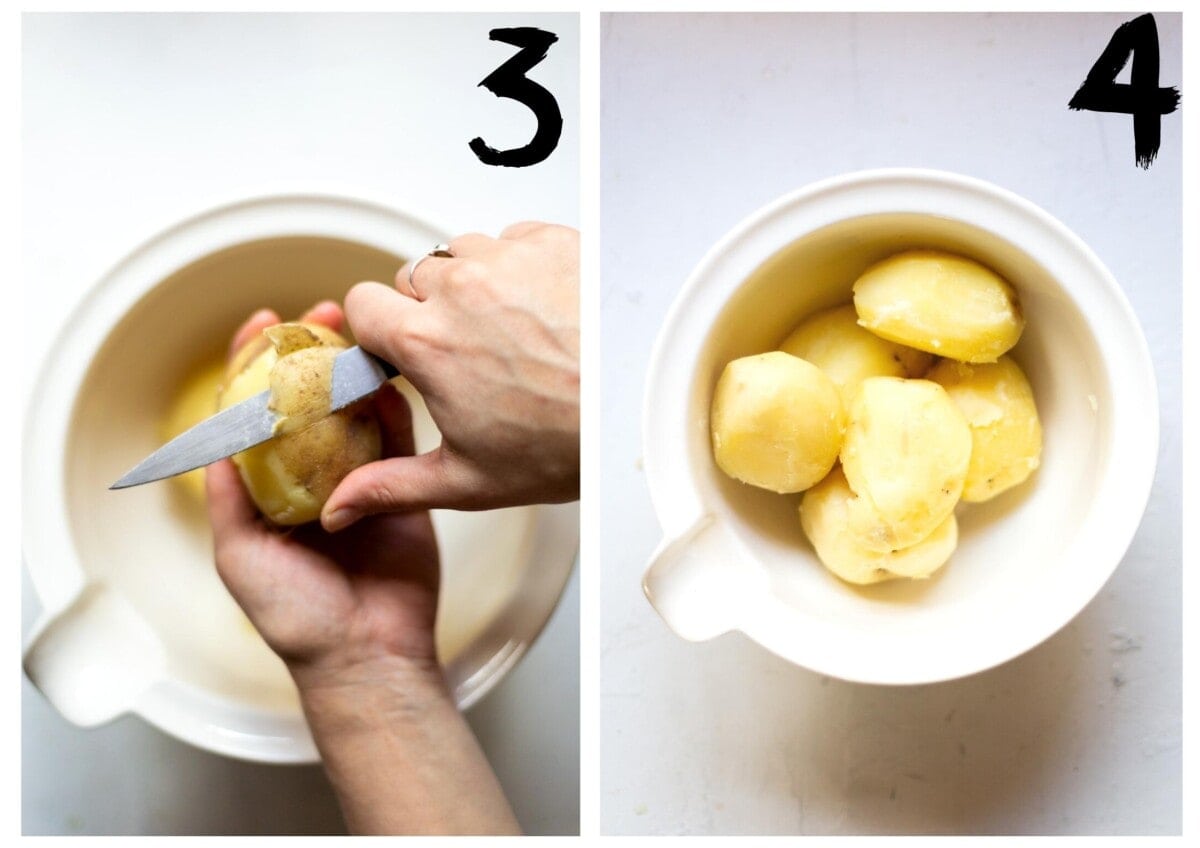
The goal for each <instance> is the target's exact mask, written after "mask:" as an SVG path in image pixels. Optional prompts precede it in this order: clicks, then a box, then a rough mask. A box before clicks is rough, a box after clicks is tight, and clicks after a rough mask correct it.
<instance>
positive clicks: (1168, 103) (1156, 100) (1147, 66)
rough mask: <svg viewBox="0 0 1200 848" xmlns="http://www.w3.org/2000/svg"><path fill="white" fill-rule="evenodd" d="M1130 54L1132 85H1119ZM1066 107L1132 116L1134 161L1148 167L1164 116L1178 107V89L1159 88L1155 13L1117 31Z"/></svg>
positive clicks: (1142, 16)
mask: <svg viewBox="0 0 1200 848" xmlns="http://www.w3.org/2000/svg"><path fill="white" fill-rule="evenodd" d="M1131 54H1132V56H1133V66H1132V67H1131V68H1130V69H1129V82H1128V83H1118V82H1116V79H1117V74H1119V73H1120V72H1121V68H1123V67H1125V63H1126V62H1128V61H1129V57H1130V55H1131ZM1067 105H1068V106H1069V107H1070V108H1072V109H1075V110H1085V109H1086V110H1088V111H1091V112H1121V113H1124V114H1127V115H1133V152H1134V159H1135V161H1136V162H1137V164H1138V165H1139V166H1140V167H1142V168H1149V167H1150V163H1151V162H1153V161H1154V157H1155V156H1157V155H1158V146H1159V143H1160V141H1161V138H1162V116H1163V115H1169V114H1171V113H1172V112H1174V111H1175V110H1176V109H1177V108H1178V107H1179V89H1176V88H1160V87H1159V85H1158V27H1157V26H1156V25H1155V23H1154V16H1153V15H1151V14H1145V15H1141V16H1139V17H1136V18H1134V19H1133V20H1131V21H1126V22H1125V23H1123V24H1121V25H1120V26H1119V27H1117V31H1116V32H1114V33H1113V36H1112V38H1111V39H1110V40H1109V42H1108V46H1107V47H1105V48H1104V52H1103V53H1101V54H1100V58H1099V59H1097V60H1096V63H1095V64H1094V65H1092V69H1091V70H1090V71H1088V75H1087V79H1085V80H1084V81H1083V85H1081V86H1080V87H1079V90H1078V91H1077V92H1075V96H1074V97H1072V98H1071V102H1070V103H1068V104H1067Z"/></svg>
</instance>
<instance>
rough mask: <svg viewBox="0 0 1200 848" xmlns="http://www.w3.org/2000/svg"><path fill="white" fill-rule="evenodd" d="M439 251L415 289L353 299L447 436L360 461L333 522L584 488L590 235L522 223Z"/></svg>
mask: <svg viewBox="0 0 1200 848" xmlns="http://www.w3.org/2000/svg"><path fill="white" fill-rule="evenodd" d="M451 249H452V251H453V252H454V257H453V258H440V257H428V258H426V259H425V260H424V261H422V262H421V265H420V268H419V269H418V270H417V272H416V274H415V279H414V280H413V285H412V286H410V285H409V268H410V265H406V266H405V267H403V268H401V269H400V271H399V272H398V273H397V274H396V279H395V286H388V285H383V284H381V283H360V284H358V285H357V286H355V287H354V288H353V289H351V290H350V292H349V294H348V295H347V296H346V301H345V309H346V318H347V320H348V322H349V324H350V327H351V329H352V330H353V332H354V336H355V338H356V340H357V341H358V343H359V344H360V345H361V346H362V347H363V348H365V349H366V350H368V351H370V352H372V353H374V354H376V355H378V356H382V357H383V358H385V359H387V360H388V361H390V362H391V363H392V364H393V365H395V366H396V367H397V368H398V369H399V370H400V373H401V374H403V375H404V376H405V377H406V378H408V380H409V382H411V383H412V385H413V386H414V387H415V388H416V389H417V391H419V392H420V393H421V395H422V397H423V398H424V400H425V403H426V406H427V407H428V409H429V413H430V415H431V416H432V417H433V420H434V422H435V423H436V424H437V426H438V429H439V430H440V431H441V433H442V444H441V446H440V447H438V448H437V449H435V450H433V451H430V452H429V453H425V454H422V455H420V456H395V457H391V458H387V459H383V460H381V461H379V462H373V463H370V464H368V465H364V466H362V467H360V468H357V469H355V470H354V471H353V472H351V473H350V474H349V475H347V476H346V478H345V479H344V480H343V481H342V482H341V484H340V485H339V486H338V487H337V489H335V490H334V492H333V494H332V495H330V497H329V500H328V501H327V502H326V504H325V508H324V510H323V511H322V513H321V522H322V524H323V525H324V526H325V528H326V529H327V530H330V531H335V530H340V529H341V528H343V527H346V526H348V525H350V524H351V523H353V522H354V521H357V520H358V519H359V518H361V517H362V516H365V515H373V514H377V513H381V512H392V511H397V510H401V511H406V510H413V509H426V508H434V507H448V508H453V509H492V508H495V507H503V506H515V505H519V504H528V503H551V502H562V501H568V500H573V499H575V498H577V497H579V234H578V232H576V231H575V230H573V229H570V228H568V227H561V226H556V225H551V224H541V223H533V222H528V223H522V224H516V225H514V226H512V227H509V228H508V229H506V230H505V231H504V232H502V233H501V234H500V237H499V238H490V237H488V236H484V235H478V234H471V235H465V236H461V237H459V238H457V239H455V240H454V241H453V242H452V243H451Z"/></svg>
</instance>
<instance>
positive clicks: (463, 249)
mask: <svg viewBox="0 0 1200 848" xmlns="http://www.w3.org/2000/svg"><path fill="white" fill-rule="evenodd" d="M495 246H496V240H495V239H494V238H492V237H491V236H485V235H484V234H483V233H465V234H463V235H461V236H459V237H458V238H455V239H453V240H452V241H451V242H450V252H451V253H453V254H454V255H455V256H456V257H457V258H459V259H462V258H464V257H468V258H469V257H471V256H478V255H479V254H481V253H487V252H488V251H489V250H491V249H492V248H493V247H495Z"/></svg>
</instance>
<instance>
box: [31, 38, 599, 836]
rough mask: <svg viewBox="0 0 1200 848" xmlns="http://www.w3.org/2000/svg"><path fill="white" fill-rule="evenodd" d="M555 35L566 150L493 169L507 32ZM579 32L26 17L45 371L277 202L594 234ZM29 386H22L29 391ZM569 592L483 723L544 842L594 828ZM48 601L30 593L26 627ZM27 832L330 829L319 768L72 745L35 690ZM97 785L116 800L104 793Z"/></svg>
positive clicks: (520, 809)
mask: <svg viewBox="0 0 1200 848" xmlns="http://www.w3.org/2000/svg"><path fill="white" fill-rule="evenodd" d="M527 25H536V26H540V27H541V28H543V29H547V30H550V31H552V32H555V33H557V34H558V35H559V43H558V44H556V45H554V46H553V47H552V48H551V49H550V52H549V55H548V57H547V59H546V60H545V61H544V62H543V63H541V64H540V65H538V67H537V68H535V69H534V71H533V72H531V74H530V75H531V77H533V78H534V79H537V80H538V81H540V82H541V83H542V84H544V85H545V86H546V87H547V88H549V89H550V90H551V91H553V92H554V94H555V95H556V96H557V99H558V101H559V104H560V107H561V108H562V111H563V118H564V130H563V137H562V141H561V143H560V146H559V148H558V150H557V151H556V152H555V153H554V154H553V155H552V156H551V157H550V158H549V159H548V160H546V161H545V162H544V163H542V164H540V165H537V166H533V167H531V168H521V169H505V168H491V167H488V166H485V165H483V164H482V163H480V162H479V161H478V160H477V159H476V158H475V156H474V154H473V153H472V152H471V151H470V149H469V148H468V147H467V142H468V141H469V140H470V139H471V138H473V137H475V136H476V135H482V136H483V137H484V138H485V139H486V140H487V141H488V142H489V143H491V144H492V145H493V146H497V147H507V146H516V145H519V144H521V143H523V142H524V141H525V140H527V139H528V137H529V136H530V134H531V133H532V130H533V121H532V117H531V115H530V113H529V112H528V110H527V109H525V108H524V107H523V106H520V105H518V104H515V103H514V102H512V101H507V100H499V99H497V98H495V97H494V96H493V95H491V94H490V93H489V92H487V91H486V90H484V89H481V88H478V87H477V83H478V82H479V81H480V80H481V79H482V78H483V77H484V76H486V75H487V74H488V73H490V72H491V71H492V70H493V69H494V68H495V67H496V66H497V65H499V64H500V63H501V62H503V61H505V60H507V59H508V58H509V56H511V55H512V53H513V52H514V48H512V47H510V46H508V45H504V44H500V43H497V42H491V41H489V40H488V37H487V33H488V31H489V30H490V29H492V28H495V27H500V26H527ZM577 53H578V44H577V23H576V19H575V17H574V16H571V15H558V16H537V15H522V16H496V15H482V16H437V15H433V16H405V15H394V16H371V15H355V16H330V15H324V16H307V15H298V16H270V15H238V16H210V15H200V16H194V15H193V16H145V15H115V16H27V17H26V18H25V19H24V34H23V68H22V70H23V91H22V95H23V113H22V118H23V126H22V131H23V135H22V146H23V156H24V160H23V180H24V184H23V248H24V278H23V295H24V306H25V308H24V310H23V314H24V315H25V316H26V319H27V320H24V322H23V323H24V333H25V344H26V352H27V355H28V357H29V358H28V360H27V361H28V362H30V363H34V362H38V361H40V359H41V358H42V355H43V354H44V351H45V350H46V349H47V347H48V345H49V344H50V342H51V340H52V338H53V334H54V333H55V332H56V330H57V329H58V327H59V326H60V324H61V321H62V318H63V315H64V312H65V310H66V309H67V308H69V306H70V305H71V304H73V303H74V302H75V301H77V299H78V298H79V297H81V296H82V295H83V293H84V291H85V290H86V289H87V287H88V286H89V285H90V284H91V282H92V281H94V280H95V279H96V278H97V277H98V275H99V274H100V273H101V272H102V271H103V270H105V268H106V267H107V266H108V265H109V264H111V263H112V262H113V261H115V260H116V259H117V258H118V257H119V256H120V255H122V254H123V253H124V252H126V251H127V250H129V249H130V248H131V247H133V246H134V245H136V244H137V243H138V242H140V241H141V240H143V239H144V238H146V237H147V236H149V235H151V234H153V233H154V232H156V231H158V230H159V229H161V228H162V227H163V226H165V225H167V224H169V223H172V222H174V221H175V220H177V219H178V218H180V217H182V216H184V215H186V214H188V213H190V212H194V211H197V210H198V209H201V208H204V207H206V206H208V205H210V204H211V203H213V202H215V201H219V200H223V199H227V198H229V197H231V196H242V195H246V194H249V193H252V192H254V191H256V190H258V189H261V188H270V189H286V188H287V187H289V186H296V185H300V186H301V187H312V186H314V185H316V186H328V187H330V188H333V189H336V188H338V187H346V188H348V189H350V190H355V189H357V190H359V191H362V192H364V193H367V194H370V195H373V196H378V197H380V198H381V199H384V200H387V201H390V202H391V203H393V204H394V205H396V206H397V207H399V208H402V209H403V208H408V209H412V210H413V211H415V212H418V213H419V214H422V215H424V216H426V217H428V218H429V219H431V220H432V221H434V222H435V223H437V224H440V225H441V226H443V227H446V228H447V229H449V230H451V231H454V232H465V231H470V230H477V231H481V232H487V233H493V234H494V233H496V232H497V231H498V230H500V229H501V228H503V227H504V226H505V225H507V224H509V223H512V222H513V221H515V220H519V219H525V218H538V219H544V220H552V221H558V222H562V223H566V224H572V225H575V224H577V223H578V188H577V187H578V177H577V170H578V168H577V165H578V163H577V157H576V154H575V152H574V151H575V149H576V141H577V139H576V137H575V127H576V126H577V119H578V109H577V85H576V82H575V69H576V64H577V60H576V56H577ZM31 379H32V369H29V370H27V376H26V381H25V386H24V389H25V392H26V394H27V393H28V390H29V387H30V384H31ZM575 586H576V579H575V578H573V579H572V583H571V585H570V587H569V589H568V592H567V595H566V596H565V599H564V602H563V604H562V606H561V607H560V609H559V611H558V612H557V613H556V615H555V617H554V618H553V619H552V621H551V624H550V626H549V627H548V629H547V631H546V632H545V633H543V635H542V637H541V639H539V641H538V642H537V644H536V645H535V646H534V648H533V650H532V651H531V652H530V654H529V655H528V656H527V657H526V658H525V659H524V660H523V662H522V663H521V665H519V666H518V668H517V669H516V670H515V671H514V672H513V674H512V676H511V677H510V678H509V679H508V680H506V681H505V682H504V683H503V684H502V685H501V687H500V688H499V689H497V691H495V692H493V693H492V694H491V695H490V696H489V697H488V698H487V699H485V701H484V702H482V703H481V704H479V705H478V706H477V707H476V709H475V710H474V711H473V712H472V713H471V715H470V719H471V721H472V723H473V724H474V726H475V727H476V728H477V730H478V732H479V734H480V737H481V742H482V743H483V745H484V747H485V749H486V750H487V751H488V753H489V756H490V758H491V760H492V762H493V765H494V766H495V768H496V771H497V772H498V774H499V775H500V777H501V781H502V783H503V784H504V785H505V788H506V790H507V791H508V792H509V795H510V798H511V799H512V801H513V804H514V807H515V808H516V811H517V814H518V817H519V818H520V820H521V821H522V823H523V824H524V826H525V827H526V828H527V829H528V830H530V831H532V832H558V833H562V832H572V831H574V830H576V828H577V827H578V824H577V819H578V797H577V788H576V787H577V786H578V598H577V595H576V589H575V588H574V587H575ZM35 613H36V603H35V602H34V601H33V598H32V594H31V592H30V591H29V590H28V585H27V584H26V591H25V609H24V619H25V628H26V629H27V628H28V627H29V626H30V624H32V621H33V619H34V615H35ZM22 704H23V710H22V727H23V730H22V737H23V744H22V773H23V781H22V783H23V795H22V803H23V811H22V812H23V821H22V829H23V831H24V832H26V833H118V834H119V833H238V832H242V833H272V832H277V833H285V832H286V833H304V832H337V831H338V830H339V829H340V828H341V823H340V817H339V815H338V813H337V810H336V805H335V804H334V803H333V799H332V796H331V794H330V792H329V789H328V787H327V785H326V784H325V782H324V779H323V778H322V777H321V774H320V771H319V769H316V768H299V769H294V768H274V767H268V766H251V765H248V764H245V763H240V762H235V761H232V760H226V759H222V758H220V757H215V756H213V755H210V754H206V753H202V752H199V751H196V750H194V749H192V748H190V747H188V746H186V745H183V744H181V743H178V742H175V741H174V740H172V739H170V738H168V737H166V736H164V735H162V734H160V733H158V732H157V731H155V730H153V729H151V728H149V727H147V726H146V725H145V724H143V723H141V722H140V721H138V720H136V719H122V720H119V721H118V722H116V723H115V724H113V725H110V726H107V727H105V728H102V729H99V730H94V731H81V730H77V729H75V728H73V727H71V726H70V725H68V724H67V723H66V722H65V721H63V720H62V719H61V718H60V717H59V716H58V715H57V714H56V713H54V712H53V711H52V710H50V708H49V707H48V706H47V705H46V704H45V702H44V701H43V700H42V699H41V698H40V696H38V695H37V693H36V692H34V691H33V690H32V687H31V686H29V684H28V682H25V683H23V696H22ZM100 786H103V787H104V791H97V789H98V787H100Z"/></svg>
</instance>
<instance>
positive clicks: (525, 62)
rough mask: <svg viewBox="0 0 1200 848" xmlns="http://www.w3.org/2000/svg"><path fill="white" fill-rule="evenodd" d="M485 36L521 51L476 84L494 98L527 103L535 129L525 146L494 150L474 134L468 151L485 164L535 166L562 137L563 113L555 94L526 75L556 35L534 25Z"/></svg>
mask: <svg viewBox="0 0 1200 848" xmlns="http://www.w3.org/2000/svg"><path fill="white" fill-rule="evenodd" d="M488 38H490V39H491V40H492V41H502V42H504V43H505V44H511V45H513V46H514V47H520V48H521V50H520V52H518V53H517V55H515V56H513V57H512V58H511V59H509V60H508V61H507V62H505V63H504V64H503V65H501V66H500V67H498V68H496V70H494V71H492V73H490V74H489V75H488V76H486V77H484V79H483V81H482V82H481V83H479V84H480V85H481V86H483V87H484V88H486V89H487V90H488V91H490V92H491V93H492V94H494V95H496V96H497V97H507V98H509V99H510V100H516V101H517V102H518V103H522V104H524V105H525V106H528V107H529V109H530V111H532V112H533V114H534V117H536V118H537V131H536V132H535V133H534V134H533V138H531V139H530V140H529V143H528V144H526V145H525V146H524V147H514V148H512V149H511V150H497V149H496V148H494V147H491V146H489V145H488V144H487V142H485V141H484V140H483V139H482V138H478V137H476V138H473V139H471V142H470V144H471V150H473V151H475V155H476V156H478V157H479V161H481V162H483V163H484V164H485V165H499V166H502V167H507V168H524V167H526V166H528V165H536V164H537V163H538V162H541V161H543V160H545V159H546V158H547V157H548V156H549V155H550V154H551V153H553V152H554V149H555V148H556V147H558V140H559V138H560V137H561V136H562V123H563V121H562V112H561V111H559V108H558V101H557V100H555V99H554V95H553V94H551V93H550V92H549V91H547V90H546V89H544V88H543V87H542V86H540V85H538V84H537V83H536V82H534V81H533V80H531V79H529V78H528V77H526V76H525V74H527V73H529V70H530V69H531V68H533V66H534V65H536V64H537V63H538V62H540V61H542V60H543V59H545V58H546V51H547V50H549V49H550V45H551V44H553V43H554V42H556V41H558V36H557V35H555V34H554V33H552V32H546V31H545V30H541V29H537V28H535V27H512V28H509V29H494V30H492V31H491V32H490V33H488Z"/></svg>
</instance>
